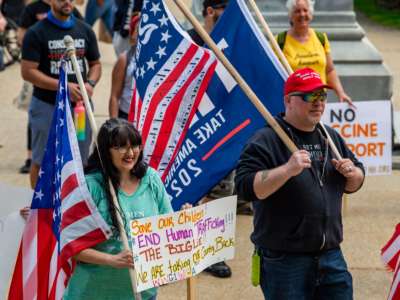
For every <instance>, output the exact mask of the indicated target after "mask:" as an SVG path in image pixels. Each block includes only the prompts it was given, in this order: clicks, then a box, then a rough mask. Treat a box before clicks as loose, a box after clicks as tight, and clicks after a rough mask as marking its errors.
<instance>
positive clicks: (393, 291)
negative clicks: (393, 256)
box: [388, 264, 400, 300]
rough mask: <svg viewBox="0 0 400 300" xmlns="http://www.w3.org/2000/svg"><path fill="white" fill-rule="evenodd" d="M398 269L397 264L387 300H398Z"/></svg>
mask: <svg viewBox="0 0 400 300" xmlns="http://www.w3.org/2000/svg"><path fill="white" fill-rule="evenodd" d="M399 269H400V265H399V264H397V268H396V272H395V273H394V275H393V281H392V284H391V286H390V291H389V297H388V300H400V287H399V280H400V278H399V276H400V273H399Z"/></svg>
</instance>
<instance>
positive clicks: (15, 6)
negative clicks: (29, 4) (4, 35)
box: [1, 0, 25, 23]
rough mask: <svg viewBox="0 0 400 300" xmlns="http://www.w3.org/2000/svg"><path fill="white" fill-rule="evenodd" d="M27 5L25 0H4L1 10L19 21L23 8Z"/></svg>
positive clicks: (15, 20) (16, 21) (8, 16)
mask: <svg viewBox="0 0 400 300" xmlns="http://www.w3.org/2000/svg"><path fill="white" fill-rule="evenodd" d="M24 7H25V2H24V0H4V1H3V3H2V4H1V12H2V13H3V15H4V16H6V17H7V18H10V19H11V20H13V21H14V22H15V23H18V20H19V17H20V15H21V12H22V10H23V9H24Z"/></svg>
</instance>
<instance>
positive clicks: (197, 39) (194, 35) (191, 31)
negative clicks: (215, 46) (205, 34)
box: [187, 28, 205, 47]
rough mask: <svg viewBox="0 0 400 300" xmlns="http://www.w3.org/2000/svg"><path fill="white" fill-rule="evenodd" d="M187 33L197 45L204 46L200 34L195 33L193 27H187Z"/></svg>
mask: <svg viewBox="0 0 400 300" xmlns="http://www.w3.org/2000/svg"><path fill="white" fill-rule="evenodd" d="M187 33H188V34H189V35H190V37H191V38H192V40H193V41H194V42H195V43H196V44H197V45H199V46H201V47H203V46H204V44H205V43H204V41H203V39H202V38H201V36H200V35H199V34H198V33H197V31H196V30H194V28H192V29H189V30H188V31H187Z"/></svg>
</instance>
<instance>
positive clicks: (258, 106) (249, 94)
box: [174, 0, 298, 152]
mask: <svg viewBox="0 0 400 300" xmlns="http://www.w3.org/2000/svg"><path fill="white" fill-rule="evenodd" d="M174 2H175V4H176V5H177V6H178V8H179V9H180V10H181V12H182V13H183V15H184V16H185V17H186V18H187V19H188V20H189V22H190V23H191V24H192V25H193V27H194V29H195V30H196V32H197V33H198V34H199V35H200V37H201V38H202V39H203V40H204V41H205V42H206V44H207V45H208V46H209V47H210V49H211V50H212V51H213V52H214V53H215V55H216V56H217V57H218V59H219V60H220V62H221V63H222V64H223V65H224V66H225V68H226V69H227V70H228V72H229V73H230V74H231V75H232V77H233V78H234V79H235V80H236V82H237V83H238V85H239V86H240V88H241V89H242V90H243V92H244V93H245V94H246V96H247V97H248V98H249V99H250V101H251V102H252V103H253V105H254V106H255V107H256V109H257V110H258V111H259V112H260V114H261V115H262V116H263V117H264V118H265V120H266V121H267V122H268V124H269V125H270V126H271V127H272V129H273V130H274V131H275V133H276V134H277V135H278V136H279V137H280V139H281V140H282V142H283V143H284V144H285V145H286V146H287V147H288V148H289V150H290V151H291V152H295V151H297V150H298V149H297V147H296V145H295V144H294V143H293V141H292V140H291V139H290V138H289V136H288V135H287V134H286V133H285V131H283V129H282V128H281V126H279V124H278V122H277V121H276V120H275V119H274V117H273V116H272V115H271V113H270V112H269V111H268V110H267V109H266V108H265V106H264V105H263V104H262V102H261V101H260V99H258V97H257V95H256V94H255V93H254V92H253V90H252V89H251V88H250V86H249V85H248V84H247V83H246V82H245V81H244V79H243V78H242V76H240V74H239V72H238V71H237V70H236V69H235V67H234V66H233V65H232V64H231V63H230V62H229V60H228V59H227V58H226V57H225V55H224V54H223V53H222V51H221V50H220V49H219V48H218V47H217V45H216V44H215V43H214V41H213V40H212V39H211V37H210V36H209V35H208V33H207V32H206V31H205V29H204V28H203V26H202V25H201V24H200V22H199V21H198V20H197V19H196V18H195V17H194V16H193V14H192V13H191V12H190V10H189V9H188V8H187V7H186V5H185V4H184V3H183V1H182V0H174Z"/></svg>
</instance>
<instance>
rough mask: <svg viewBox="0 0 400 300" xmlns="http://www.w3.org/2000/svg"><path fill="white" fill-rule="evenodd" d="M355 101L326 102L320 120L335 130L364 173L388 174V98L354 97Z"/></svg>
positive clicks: (389, 115)
mask: <svg viewBox="0 0 400 300" xmlns="http://www.w3.org/2000/svg"><path fill="white" fill-rule="evenodd" d="M355 105H356V108H352V107H350V106H349V105H348V104H347V103H327V105H326V108H325V113H324V115H323V117H322V121H323V122H324V123H325V124H328V125H330V126H331V127H333V128H334V129H336V130H337V131H338V132H339V134H340V135H341V136H342V138H343V139H344V140H345V141H346V144H347V146H348V147H349V148H350V150H351V151H352V152H353V153H354V154H355V155H356V157H357V158H358V159H359V160H360V161H361V162H362V163H363V164H364V167H365V171H366V174H367V175H389V174H391V171H392V138H391V136H392V127H391V124H392V123H391V112H390V101H357V102H355Z"/></svg>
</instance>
